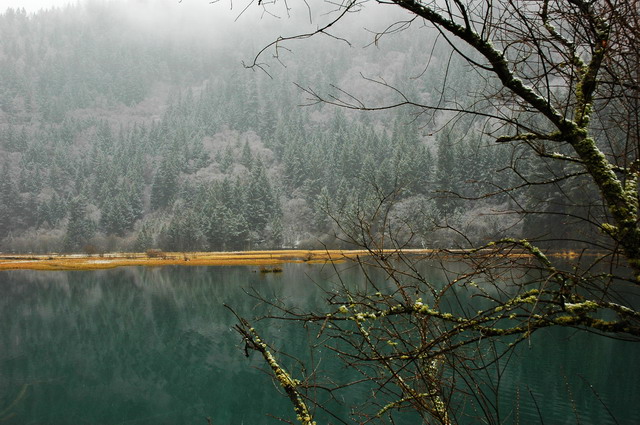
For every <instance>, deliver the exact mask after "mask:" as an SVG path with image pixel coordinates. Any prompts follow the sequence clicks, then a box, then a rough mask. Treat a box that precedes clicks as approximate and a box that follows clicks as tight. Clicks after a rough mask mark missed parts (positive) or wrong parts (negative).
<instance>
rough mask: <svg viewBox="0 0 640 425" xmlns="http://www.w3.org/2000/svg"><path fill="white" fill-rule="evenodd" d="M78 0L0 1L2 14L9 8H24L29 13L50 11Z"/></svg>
mask: <svg viewBox="0 0 640 425" xmlns="http://www.w3.org/2000/svg"><path fill="white" fill-rule="evenodd" d="M76 1H77V0H0V12H4V11H5V10H7V8H9V7H13V8H15V9H18V8H24V9H25V10H26V11H27V12H37V11H38V10H40V9H48V8H51V7H53V6H64V5H67V4H69V3H75V2H76Z"/></svg>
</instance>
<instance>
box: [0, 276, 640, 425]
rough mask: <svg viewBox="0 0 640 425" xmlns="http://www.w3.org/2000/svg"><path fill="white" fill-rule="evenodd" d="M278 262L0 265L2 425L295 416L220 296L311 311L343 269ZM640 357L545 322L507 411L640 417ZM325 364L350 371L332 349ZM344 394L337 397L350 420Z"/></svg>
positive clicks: (218, 423) (271, 420)
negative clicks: (264, 266)
mask: <svg viewBox="0 0 640 425" xmlns="http://www.w3.org/2000/svg"><path fill="white" fill-rule="evenodd" d="M336 267H337V268H338V269H340V275H341V277H342V278H343V279H344V280H345V281H349V282H353V283H354V284H358V282H363V281H364V276H363V273H362V272H360V271H359V270H358V269H357V268H354V267H352V266H350V265H349V264H341V265H337V266H336ZM283 268H284V270H283V272H282V273H259V272H258V268H257V267H163V268H144V267H130V268H120V269H111V270H101V271H76V272H65V271H58V272H42V271H30V270H26V271H4V272H0V424H3V425H4V424H21V425H22V424H52V425H63V424H69V425H71V424H100V425H115V424H154V425H158V424H185V425H187V424H190V425H191V424H192V425H198V424H200V425H206V424H207V419H206V418H211V423H212V424H215V425H231V424H233V425H235V424H279V423H282V422H281V421H279V420H278V419H276V418H275V416H282V417H284V418H285V419H289V420H295V415H293V414H292V411H291V408H290V405H289V402H288V401H287V400H286V398H285V397H283V396H282V395H280V394H279V393H278V391H277V389H276V387H275V386H274V384H272V382H271V379H270V378H269V377H268V376H267V375H266V374H265V373H264V372H263V371H262V370H261V368H264V364H263V361H262V359H261V358H260V357H259V356H258V354H257V353H251V354H250V356H249V357H245V353H244V351H243V347H244V346H243V344H242V341H241V338H240V337H239V335H238V334H237V333H236V332H235V331H233V329H232V327H233V325H234V324H235V323H236V321H235V318H234V317H233V315H232V314H231V313H230V311H229V310H227V309H226V308H225V307H224V306H223V304H225V303H226V304H229V305H231V306H233V307H234V309H235V310H236V311H238V313H239V314H241V315H243V316H246V317H249V318H251V317H254V316H258V315H260V314H262V313H264V312H265V306H264V305H261V304H260V303H258V301H256V299H255V298H252V297H250V296H248V295H247V294H246V292H251V291H256V292H257V293H259V294H260V295H261V296H263V297H265V298H267V299H270V300H276V299H280V300H284V301H285V302H287V303H288V304H289V305H294V306H297V307H299V308H301V309H313V308H314V307H315V306H321V305H322V301H323V299H324V293H323V291H322V289H321V288H327V287H329V286H330V285H332V284H334V283H335V282H337V281H338V278H337V276H336V272H335V270H334V268H333V266H329V265H324V266H323V265H319V264H315V265H312V264H287V265H285V266H284V267H283ZM320 309H321V308H320V307H318V310H320ZM257 328H258V329H259V330H260V331H261V332H262V334H263V336H264V337H265V339H267V340H268V341H270V342H272V343H273V344H274V345H275V346H277V347H279V348H284V349H285V350H288V351H290V352H294V353H296V354H298V355H300V356H302V357H304V356H305V354H304V353H307V351H308V350H307V349H306V345H307V344H306V338H307V337H306V334H305V332H304V330H301V329H300V328H297V327H292V326H288V325H287V324H286V323H280V322H274V321H270V322H259V323H257ZM314 355H316V356H322V355H323V353H322V352H317V353H314ZM638 358H640V345H639V344H633V343H628V342H623V341H617V340H611V339H605V338H601V337H597V336H594V335H591V334H585V333H578V332H575V331H573V330H554V331H549V330H546V331H542V332H538V333H536V334H534V337H533V338H532V339H531V342H530V343H529V344H523V345H522V346H521V347H520V348H519V350H518V352H517V355H516V357H515V358H514V359H512V361H511V362H510V364H509V367H508V368H507V369H506V370H505V371H504V376H503V384H502V387H501V393H500V394H501V396H500V402H501V404H502V406H503V409H504V410H505V411H507V412H508V411H512V413H511V414H510V415H508V414H505V415H504V418H505V420H506V421H507V422H506V423H522V424H529V423H540V420H539V414H538V411H540V412H541V415H542V419H543V420H544V423H546V424H575V423H580V424H594V425H595V424H599V425H600V424H616V423H618V424H638V423H640V403H638V397H639V395H640V367H638V366H637V359H638ZM284 363H285V364H287V362H286V361H285V362H284ZM324 368H325V369H327V370H332V371H333V372H335V373H336V374H337V375H339V376H343V377H346V376H349V375H350V374H352V373H353V371H349V370H345V369H343V367H342V365H341V363H338V362H337V361H335V360H332V359H327V360H326V361H325V362H324ZM348 397H352V398H353V400H354V402H355V401H358V400H361V399H362V398H364V397H368V394H367V393H366V392H364V391H360V392H358V390H354V391H353V393H352V394H350V395H349V396H348ZM349 400H350V399H349V398H347V399H346V405H344V406H341V407H337V410H338V413H340V414H341V415H344V417H345V418H348V413H349V410H350V409H349V408H350V403H349ZM516 406H517V407H516ZM318 419H322V420H323V421H322V422H321V421H318V423H319V424H320V423H327V422H333V423H336V422H335V420H334V421H331V420H330V419H329V418H324V417H323V416H319V417H318ZM325 420H326V422H325Z"/></svg>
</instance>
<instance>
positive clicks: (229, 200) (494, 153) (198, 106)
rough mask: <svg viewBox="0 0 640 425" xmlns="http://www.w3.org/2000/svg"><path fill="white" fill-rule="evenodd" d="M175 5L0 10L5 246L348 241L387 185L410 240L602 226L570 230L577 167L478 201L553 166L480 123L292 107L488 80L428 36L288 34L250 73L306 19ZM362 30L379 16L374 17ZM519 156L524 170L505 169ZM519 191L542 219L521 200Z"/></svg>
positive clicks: (576, 212) (221, 246)
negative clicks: (375, 38)
mask: <svg viewBox="0 0 640 425" xmlns="http://www.w3.org/2000/svg"><path fill="white" fill-rule="evenodd" d="M177 6H178V7H177V8H174V9H171V10H166V11H164V12H163V11H162V10H161V9H162V8H152V7H151V6H149V5H146V4H145V3H144V2H134V3H132V4H127V5H126V6H124V5H122V4H119V3H95V2H89V3H82V4H77V5H72V6H68V7H65V8H62V9H51V10H44V11H40V12H38V13H35V14H27V13H26V12H25V11H24V10H20V9H18V10H15V9H8V10H6V11H5V12H4V13H3V14H2V15H1V16H0V33H1V34H0V40H1V41H0V72H1V73H2V75H1V76H0V102H1V104H0V135H1V137H0V152H1V154H2V155H1V158H2V160H1V161H0V175H2V183H1V185H2V186H1V187H0V198H1V199H2V202H1V203H0V208H1V210H0V238H1V239H0V240H1V242H0V244H1V245H0V249H2V250H4V251H12V252H45V251H46V252H52V251H53V252H55V251H66V252H71V251H74V252H79V251H89V252H97V251H100V252H103V251H111V250H136V251H140V250H146V249H149V248H162V249H166V250H230V249H248V248H283V247H322V246H329V247H332V246H335V247H338V246H345V243H344V242H342V241H341V239H342V238H341V232H342V231H341V230H340V229H339V228H338V227H337V226H336V224H335V222H334V220H333V219H332V218H336V217H351V218H353V217H357V216H358V214H367V211H369V210H371V209H372V208H375V205H376V202H377V200H378V198H379V196H378V195H379V194H381V193H384V194H389V193H394V195H393V198H394V202H395V204H394V208H393V215H392V216H393V219H394V220H395V222H396V223H397V224H398V226H397V227H396V228H397V229H398V230H397V232H398V234H397V237H399V238H401V239H402V238H405V239H406V240H407V246H411V247H432V246H443V247H447V248H451V247H456V246H459V245H465V244H467V243H468V242H469V241H467V240H465V239H464V238H461V237H460V232H462V233H464V234H465V235H469V236H468V237H469V238H471V239H472V242H474V243H477V242H482V241H488V240H490V239H491V238H495V237H496V236H497V235H500V234H502V233H504V230H505V229H509V234H510V235H511V236H514V237H523V236H528V237H534V236H535V237H541V238H546V239H550V240H551V239H553V240H552V241H550V242H549V243H550V244H552V245H553V246H556V247H562V248H570V247H575V246H579V245H580V241H581V240H583V239H589V238H592V237H594V235H592V234H585V232H588V231H587V230H585V228H584V226H581V224H580V223H581V220H580V218H579V217H580V215H581V214H593V211H592V208H591V207H590V206H588V205H589V202H587V200H588V198H589V196H590V193H589V191H585V190H582V187H583V186H582V185H581V183H580V177H577V178H575V179H571V180H570V181H562V182H559V183H558V184H555V185H552V188H551V189H552V190H551V191H550V190H549V187H548V186H544V187H535V186H533V187H530V188H528V189H527V190H523V191H521V192H519V193H517V194H515V195H514V194H512V193H510V192H506V191H505V192H504V193H502V194H498V195H497V196H493V197H491V198H486V199H481V200H480V201H476V202H472V201H470V199H471V198H481V197H482V196H483V195H484V194H486V193H492V192H499V191H500V188H507V187H513V186H516V185H517V184H518V183H519V182H521V181H522V179H523V178H532V179H534V178H535V177H536V176H548V175H549V173H550V172H551V173H554V172H555V171H554V167H558V165H556V164H554V163H552V162H551V161H545V160H544V159H533V158H532V155H531V154H530V153H529V152H527V151H525V150H522V151H516V152H515V153H514V152H513V151H511V150H510V149H509V148H508V147H505V146H500V145H498V144H496V143H495V142H494V141H493V140H490V139H488V138H485V137H483V136H482V133H481V132H479V131H476V130H477V129H479V128H481V127H482V125H483V122H482V120H478V119H474V118H460V117H456V116H454V115H452V114H448V113H446V112H440V113H434V114H430V115H429V116H427V115H425V114H424V113H422V114H420V113H414V112H415V111H412V110H408V109H402V110H398V111H395V112H386V113H384V114H382V113H379V114H376V113H369V114H361V113H357V112H351V111H345V110H336V108H333V107H330V106H326V105H322V104H316V105H313V106H309V107H306V108H297V107H295V105H301V104H305V103H306V101H307V93H305V92H304V91H302V90H301V89H300V88H299V87H321V88H323V89H326V90H328V93H332V91H333V93H339V90H340V87H349V88H350V89H354V90H357V91H358V92H359V93H361V94H362V95H363V96H366V99H367V100H370V101H387V100H389V99H391V98H392V95H393V93H390V92H389V90H388V88H385V87H380V86H379V85H377V86H376V85H373V86H372V85H371V84H368V82H367V80H366V79H365V78H363V76H365V77H366V76H374V77H376V78H378V77H379V78H384V79H385V81H387V82H389V83H390V84H396V83H397V84H405V86H404V87H403V88H404V89H405V90H407V91H408V92H410V93H414V94H415V95H419V96H420V97H421V98H430V99H437V98H438V97H440V96H443V95H444V92H445V91H446V93H447V95H448V96H455V97H456V98H459V99H460V101H464V99H465V97H466V95H465V94H466V93H472V92H473V87H474V86H475V85H476V84H478V82H479V81H481V79H482V76H481V75H479V74H478V73H477V72H475V71H473V70H472V69H470V68H469V67H468V65H467V64H466V63H465V62H464V61H462V60H460V59H457V58H455V57H451V56H450V54H449V52H447V50H446V49H443V48H442V46H441V45H439V44H436V43H435V42H434V43H432V46H427V47H429V48H425V46H424V44H423V40H424V38H419V37H414V36H413V32H412V30H408V31H403V32H399V33H398V34H395V35H393V36H389V37H385V38H384V39H382V40H379V42H378V43H376V45H370V44H371V36H370V34H368V33H367V32H366V31H364V32H353V33H349V34H347V35H348V37H349V38H348V41H349V43H346V42H345V41H344V40H343V39H339V38H331V37H324V38H314V39H310V40H305V41H304V43H306V44H299V45H296V44H294V45H287V49H286V51H285V49H280V50H279V51H278V52H279V54H278V56H279V57H278V58H277V59H273V60H269V61H268V63H267V64H266V66H265V67H263V69H266V68H267V67H268V69H266V70H267V72H261V71H258V72H250V71H245V70H244V68H243V66H242V62H243V61H249V62H250V61H251V60H252V59H253V57H254V55H255V54H256V52H257V51H259V49H261V48H262V47H263V46H264V43H262V42H261V41H260V40H272V39H274V37H275V36H274V34H278V33H277V32H274V31H280V30H282V31H289V30H290V31H293V30H294V29H295V25H297V22H298V21H299V20H300V19H303V20H304V18H297V19H298V20H296V19H290V20H285V21H286V25H285V28H284V29H281V28H280V29H279V28H278V27H277V25H278V22H273V20H271V21H270V20H267V19H265V20H258V21H257V22H259V23H260V25H256V28H255V32H254V33H252V34H251V35H249V34H247V33H246V31H244V32H243V31H240V30H239V29H240V28H241V27H242V25H243V24H246V22H247V21H248V20H251V19H253V17H250V18H245V17H241V18H243V19H244V21H243V22H241V23H240V24H238V25H237V26H236V27H234V26H233V25H232V22H231V19H229V22H219V21H220V19H218V20H216V21H213V20H214V18H215V16H216V15H215V14H216V13H218V12H219V11H220V9H219V8H211V7H209V8H204V9H202V8H200V9H195V11H194V9H193V7H194V6H193V5H187V4H180V5H177ZM205 6H206V5H205ZM132 9H133V12H136V11H137V13H131V12H132ZM132 16H137V18H132ZM143 17H144V18H143ZM185 22H188V23H189V24H188V25H185ZM211 22H216V23H215V24H214V25H212V24H211ZM254 22H255V21H251V23H252V24H253V23H254ZM359 25H360V27H359V28H362V27H369V26H370V27H372V28H376V26H378V27H379V26H380V25H379V23H378V21H377V18H376V16H375V15H371V16H370V17H368V18H367V19H365V20H364V21H362V22H360V23H359ZM288 26H291V28H289V27H288ZM421 30H422V31H425V30H424V29H421ZM427 39H429V38H427ZM436 39H437V36H436V34H435V32H434V33H433V40H436ZM232 40H233V41H232ZM265 43H266V41H265ZM425 61H428V62H429V64H430V65H429V71H428V72H426V73H425V72H424V69H423V67H424V62H425ZM283 65H284V66H283ZM401 76H411V77H412V79H411V80H410V81H409V82H407V81H404V80H403V79H402V78H401ZM445 79H446V83H447V84H446V88H445V86H443V82H444V81H445ZM403 81H404V83H403ZM294 83H295V84H294ZM515 161H517V162H518V164H526V167H519V168H518V173H515V172H513V170H512V169H511V168H510V167H509V164H512V163H513V162H515ZM562 171H563V170H559V172H562ZM523 173H524V177H523ZM566 194H569V195H570V196H569V199H567V197H566V196H565V195H566ZM582 201H584V202H582ZM518 204H520V205H524V204H526V205H527V206H528V208H530V209H532V210H536V211H550V212H553V213H554V216H552V217H551V219H549V218H548V217H547V218H545V219H544V220H542V219H540V218H539V217H538V216H537V215H529V216H523V215H520V214H516V213H515V212H516V211H517V209H518V208H517V205H518ZM580 205H585V206H587V207H585V209H584V211H581V210H580V208H581V207H580ZM368 209H369V210H368ZM586 209H589V211H586ZM512 213H513V214H512ZM576 217H578V218H576ZM569 233H571V234H572V237H571V239H572V241H570V242H567V240H566V238H564V239H565V240H564V241H558V240H559V239H563V236H566V235H567V234H569Z"/></svg>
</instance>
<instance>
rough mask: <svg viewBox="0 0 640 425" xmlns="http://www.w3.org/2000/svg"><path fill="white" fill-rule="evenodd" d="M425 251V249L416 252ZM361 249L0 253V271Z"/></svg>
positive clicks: (332, 257)
mask: <svg viewBox="0 0 640 425" xmlns="http://www.w3.org/2000/svg"><path fill="white" fill-rule="evenodd" d="M416 251H425V252H426V250H416ZM367 255H368V253H367V251H365V250H277V251H238V252H160V251H154V252H148V253H109V254H95V255H84V254H66V255H65V254H43V255H31V254H15V255H13V254H0V270H17V269H31V270H97V269H110V268H114V267H126V266H151V267H154V266H169V265H180V266H237V265H243V266H265V267H269V266H276V265H279V264H284V263H315V262H327V261H344V260H346V259H348V258H356V257H359V256H367Z"/></svg>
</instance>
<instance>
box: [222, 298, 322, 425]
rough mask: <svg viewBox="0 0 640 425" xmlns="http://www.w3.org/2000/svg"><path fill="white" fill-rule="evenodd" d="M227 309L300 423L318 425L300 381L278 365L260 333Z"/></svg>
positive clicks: (239, 331) (237, 328)
mask: <svg viewBox="0 0 640 425" xmlns="http://www.w3.org/2000/svg"><path fill="white" fill-rule="evenodd" d="M225 307H227V308H228V309H229V310H231V311H232V312H233V314H234V315H235V316H236V318H237V319H238V321H239V322H240V323H239V324H237V325H236V326H235V329H236V331H238V333H239V334H240V335H242V337H243V339H244V341H245V344H247V347H248V348H251V349H253V350H256V351H258V352H259V353H260V354H261V355H262V357H263V358H264V360H265V361H266V362H267V364H268V365H269V367H270V368H271V372H272V373H273V377H274V379H275V380H276V381H278V383H280V386H281V387H282V389H284V391H285V393H286V394H287V397H288V398H289V400H290V401H291V403H292V404H293V409H294V411H295V412H296V417H297V419H298V421H299V422H300V423H301V424H302V425H316V422H315V421H314V420H313V417H312V416H311V413H310V411H309V408H308V406H307V404H306V403H305V401H304V399H303V397H302V395H301V394H300V392H299V391H298V386H299V385H300V381H298V380H297V379H294V378H292V377H291V375H290V374H289V373H288V372H287V371H286V369H285V368H283V367H282V366H280V365H279V364H278V362H277V361H276V358H275V357H274V355H273V354H272V353H271V351H270V350H269V347H268V346H267V344H266V343H265V342H264V341H263V340H262V338H261V337H260V335H259V334H258V331H256V329H255V328H254V327H252V326H251V324H250V323H249V322H248V321H247V320H246V319H244V318H242V317H240V316H238V315H237V314H236V313H235V312H234V311H233V309H231V308H230V307H229V306H227V305H225Z"/></svg>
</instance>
